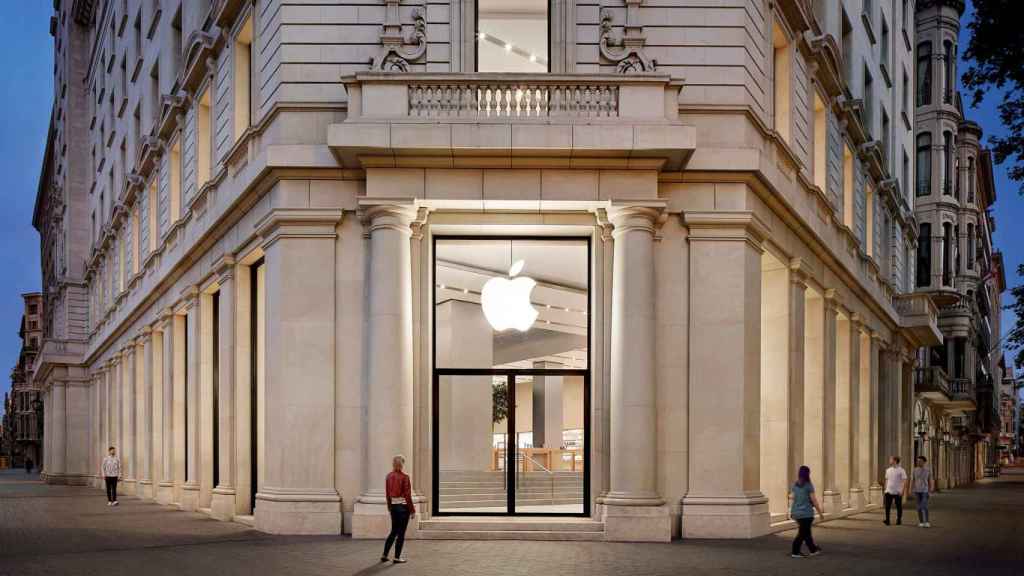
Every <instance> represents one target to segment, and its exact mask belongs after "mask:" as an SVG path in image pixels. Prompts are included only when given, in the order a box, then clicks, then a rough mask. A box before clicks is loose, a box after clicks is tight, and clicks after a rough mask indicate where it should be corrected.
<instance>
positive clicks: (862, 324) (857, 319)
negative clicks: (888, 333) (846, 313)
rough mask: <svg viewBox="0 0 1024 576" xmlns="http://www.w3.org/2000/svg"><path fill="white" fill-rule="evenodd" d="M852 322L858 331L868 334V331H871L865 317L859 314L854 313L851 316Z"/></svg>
mask: <svg viewBox="0 0 1024 576" xmlns="http://www.w3.org/2000/svg"><path fill="white" fill-rule="evenodd" d="M850 322H852V323H853V325H854V326H856V327H857V330H860V331H863V332H867V331H869V330H870V329H869V328H868V324H867V321H866V320H865V319H864V317H863V316H861V315H860V314H859V313H857V312H854V313H853V314H851V315H850Z"/></svg>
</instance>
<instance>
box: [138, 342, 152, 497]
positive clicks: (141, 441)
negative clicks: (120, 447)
mask: <svg viewBox="0 0 1024 576" xmlns="http://www.w3.org/2000/svg"><path fill="white" fill-rule="evenodd" d="M152 332H153V329H152V328H150V327H149V326H144V327H143V328H142V330H141V333H140V334H139V336H138V338H136V339H135V358H136V362H135V381H136V391H137V394H138V397H137V402H136V405H137V410H136V421H137V422H138V423H139V424H138V430H137V432H138V433H137V434H136V446H137V447H138V448H137V449H138V458H137V459H136V460H137V462H138V464H139V473H138V479H139V483H138V486H137V494H138V496H139V497H140V498H153V497H154V495H155V494H154V491H153V476H152V472H153V342H152Z"/></svg>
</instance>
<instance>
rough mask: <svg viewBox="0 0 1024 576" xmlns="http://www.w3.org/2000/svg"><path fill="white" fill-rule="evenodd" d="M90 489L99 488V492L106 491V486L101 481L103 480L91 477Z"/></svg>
mask: <svg viewBox="0 0 1024 576" xmlns="http://www.w3.org/2000/svg"><path fill="white" fill-rule="evenodd" d="M92 487H93V488H99V489H101V490H106V488H107V484H106V482H105V481H104V480H103V478H100V477H99V476H93V477H92Z"/></svg>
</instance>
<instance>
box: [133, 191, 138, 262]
mask: <svg viewBox="0 0 1024 576" xmlns="http://www.w3.org/2000/svg"><path fill="white" fill-rule="evenodd" d="M138 272H139V205H138V204H136V205H135V208H133V209H132V275H135V274H138Z"/></svg>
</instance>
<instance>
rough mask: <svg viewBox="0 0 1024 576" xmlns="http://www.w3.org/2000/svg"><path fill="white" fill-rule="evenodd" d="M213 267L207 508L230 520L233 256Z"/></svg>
mask: <svg viewBox="0 0 1024 576" xmlns="http://www.w3.org/2000/svg"><path fill="white" fill-rule="evenodd" d="M214 269H215V270H216V271H217V284H218V285H219V289H218V296H217V298H218V303H217V312H218V318H217V328H218V330H217V348H218V350H217V371H218V373H217V387H218V391H217V407H218V410H219V413H218V414H217V415H216V417H217V418H218V420H219V421H220V423H219V425H218V427H217V430H218V433H219V438H218V448H217V451H218V461H217V462H214V463H213V464H214V466H217V467H218V483H217V485H216V486H215V487H214V488H213V497H212V500H211V504H210V509H211V511H212V513H213V517H214V518H218V519H221V520H230V519H231V518H232V517H233V516H234V513H235V481H234V475H235V435H234V430H235V277H234V276H235V274H234V273H235V259H234V258H233V257H231V256H223V257H221V259H220V260H219V261H218V262H217V263H216V264H215V265H214Z"/></svg>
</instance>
